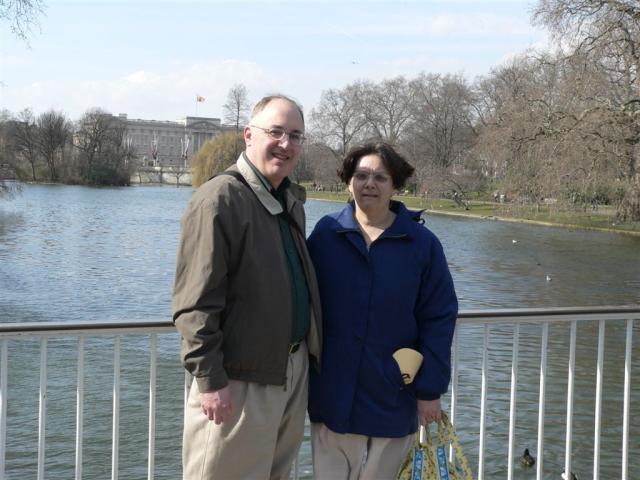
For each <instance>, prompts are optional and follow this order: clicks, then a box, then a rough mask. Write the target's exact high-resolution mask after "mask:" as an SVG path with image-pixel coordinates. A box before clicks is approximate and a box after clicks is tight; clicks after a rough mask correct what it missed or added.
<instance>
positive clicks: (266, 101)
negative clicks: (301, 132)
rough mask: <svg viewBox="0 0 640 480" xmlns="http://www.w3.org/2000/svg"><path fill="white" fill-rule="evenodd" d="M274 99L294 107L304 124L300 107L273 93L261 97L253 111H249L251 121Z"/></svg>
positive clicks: (285, 97)
mask: <svg viewBox="0 0 640 480" xmlns="http://www.w3.org/2000/svg"><path fill="white" fill-rule="evenodd" d="M276 99H280V100H286V101H287V102H289V103H291V104H292V105H293V106H295V107H296V110H298V113H299V114H300V117H301V118H302V123H303V124H304V113H302V106H301V105H300V104H299V103H298V102H296V101H295V100H294V99H293V98H291V97H287V96H286V95H282V94H281V93H274V94H273V95H267V96H266V97H262V98H261V99H260V100H259V101H258V103H256V104H255V105H254V107H253V110H252V111H251V120H253V118H254V117H255V116H256V115H258V114H259V113H260V112H261V111H263V110H264V109H265V107H266V106H267V105H268V104H269V103H270V102H271V101H272V100H276Z"/></svg>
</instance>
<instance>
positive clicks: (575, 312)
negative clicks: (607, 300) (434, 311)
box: [458, 305, 640, 319]
mask: <svg viewBox="0 0 640 480" xmlns="http://www.w3.org/2000/svg"><path fill="white" fill-rule="evenodd" d="M638 314H640V305H609V306H594V307H551V308H513V309H486V310H485V309H482V310H460V312H459V313H458V318H460V319H464V318H474V319H483V318H500V317H508V318H513V317H541V316H542V317H564V316H581V315H624V316H633V315H638Z"/></svg>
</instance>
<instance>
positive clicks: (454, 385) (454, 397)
mask: <svg viewBox="0 0 640 480" xmlns="http://www.w3.org/2000/svg"><path fill="white" fill-rule="evenodd" d="M458 331H459V327H458V326H456V329H455V330H454V332H453V345H452V347H453V352H452V357H453V359H452V365H451V411H450V415H449V419H450V420H451V425H453V427H454V428H455V426H456V407H457V406H458ZM449 458H450V459H451V460H452V461H453V460H454V459H455V457H454V451H453V445H450V446H449Z"/></svg>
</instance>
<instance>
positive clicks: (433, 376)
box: [308, 201, 458, 437]
mask: <svg viewBox="0 0 640 480" xmlns="http://www.w3.org/2000/svg"><path fill="white" fill-rule="evenodd" d="M391 209H392V210H393V211H394V212H395V213H396V218H395V220H394V222H393V224H392V225H391V226H390V227H389V228H387V229H386V230H385V231H384V233H382V235H380V237H378V238H377V239H376V240H375V241H374V242H373V243H372V244H371V245H370V248H369V249H368V250H367V246H366V244H365V241H364V238H363V237H362V234H361V233H360V230H359V228H358V224H357V223H356V221H355V218H354V207H353V205H352V204H348V205H347V206H346V207H345V208H344V209H343V210H342V211H341V212H337V213H334V214H331V215H327V216H325V217H323V218H322V219H321V220H320V221H319V222H318V223H317V225H316V227H315V229H314V230H313V232H312V233H311V236H310V237H309V240H308V245H309V251H310V253H311V258H312V260H313V262H314V265H315V268H316V273H317V277H318V283H319V286H320V296H321V300H322V312H323V323H324V327H323V330H324V342H323V354H322V365H321V373H318V372H316V371H315V370H312V371H311V375H310V390H309V416H310V419H311V421H312V422H323V423H324V424H325V425H326V426H327V427H328V428H329V429H331V430H333V431H334V432H338V433H355V434H361V435H367V436H374V437H403V436H406V435H409V434H412V433H414V432H415V431H416V430H417V404H416V399H422V400H433V399H437V398H439V397H440V395H441V394H443V393H445V392H446V391H447V388H448V385H449V380H450V377H451V341H452V338H453V331H454V328H455V321H456V316H457V312H458V301H457V298H456V294H455V290H454V287H453V281H452V279H451V274H450V273H449V268H448V266H447V261H446V258H445V256H444V252H443V250H442V245H441V244H440V242H439V241H438V239H437V238H436V236H435V235H434V234H433V233H432V232H431V231H430V230H428V229H427V228H425V227H424V226H423V225H422V224H421V223H420V222H419V220H420V213H419V212H412V211H409V210H407V209H406V208H405V206H404V204H402V203H400V202H395V201H393V202H392V205H391ZM403 347H409V348H414V349H416V350H419V351H420V352H421V353H422V355H424V362H423V365H422V367H421V369H420V370H419V372H418V374H417V375H416V379H415V381H414V382H413V383H412V384H410V385H407V386H405V385H404V382H403V380H402V377H401V374H400V369H399V368H398V365H397V364H396V362H395V360H394V359H393V357H392V355H393V352H395V351H396V350H398V349H399V348H403Z"/></svg>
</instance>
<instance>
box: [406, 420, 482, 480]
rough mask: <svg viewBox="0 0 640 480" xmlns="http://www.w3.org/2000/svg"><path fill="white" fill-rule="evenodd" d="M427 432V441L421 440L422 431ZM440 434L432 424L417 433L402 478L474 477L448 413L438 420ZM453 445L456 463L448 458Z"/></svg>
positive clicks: (470, 479)
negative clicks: (434, 434) (432, 427)
mask: <svg viewBox="0 0 640 480" xmlns="http://www.w3.org/2000/svg"><path fill="white" fill-rule="evenodd" d="M422 431H424V438H425V442H424V443H420V433H421V432H422ZM437 432H438V434H437V436H436V438H435V439H434V438H433V432H431V429H430V427H429V426H427V427H426V429H425V427H422V426H421V427H420V430H418V432H417V433H416V441H415V444H414V447H413V448H412V449H411V450H410V451H409V454H408V455H407V457H406V458H405V459H404V461H403V462H402V465H401V466H400V470H399V471H398V475H397V479H398V480H473V474H472V473H471V469H470V468H469V462H467V457H465V455H464V452H463V451H462V447H461V446H460V443H459V442H458V437H457V436H456V433H455V431H454V429H453V425H451V422H450V421H449V418H448V417H447V416H446V414H445V413H444V412H442V420H441V421H440V422H438V428H437ZM449 446H451V447H453V451H454V456H455V462H454V461H452V462H449V461H448V460H447V452H448V450H449Z"/></svg>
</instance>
